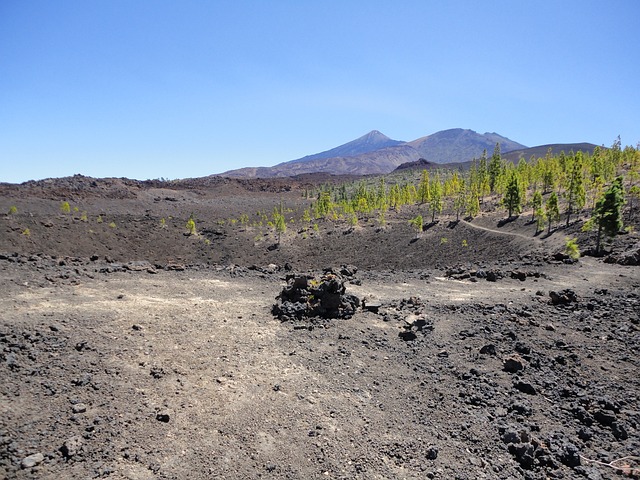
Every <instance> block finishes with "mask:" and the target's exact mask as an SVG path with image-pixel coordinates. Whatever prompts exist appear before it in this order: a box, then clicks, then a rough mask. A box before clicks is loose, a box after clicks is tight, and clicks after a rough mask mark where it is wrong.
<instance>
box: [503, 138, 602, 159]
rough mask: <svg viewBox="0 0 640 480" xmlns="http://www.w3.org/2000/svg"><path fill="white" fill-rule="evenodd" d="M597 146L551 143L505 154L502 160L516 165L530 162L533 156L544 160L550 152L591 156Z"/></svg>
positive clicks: (590, 144)
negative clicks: (580, 153)
mask: <svg viewBox="0 0 640 480" xmlns="http://www.w3.org/2000/svg"><path fill="white" fill-rule="evenodd" d="M596 146H597V145H594V144H593V143H550V144H548V145H538V146H537V147H530V148H522V149H518V150H512V151H510V152H508V153H504V152H503V154H502V158H504V159H505V160H508V161H510V162H514V163H516V162H518V160H520V159H521V158H524V159H525V160H529V159H530V158H531V157H532V156H533V157H535V158H542V157H544V156H545V155H546V154H547V153H548V152H551V155H559V154H560V153H561V152H565V153H566V154H568V153H569V152H588V153H589V154H591V153H593V150H594V148H596Z"/></svg>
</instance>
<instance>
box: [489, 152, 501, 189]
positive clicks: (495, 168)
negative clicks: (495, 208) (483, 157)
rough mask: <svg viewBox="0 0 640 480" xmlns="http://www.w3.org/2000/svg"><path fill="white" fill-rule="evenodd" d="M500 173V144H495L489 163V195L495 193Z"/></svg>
mask: <svg viewBox="0 0 640 480" xmlns="http://www.w3.org/2000/svg"><path fill="white" fill-rule="evenodd" d="M501 173H502V155H501V154H500V143H496V146H495V148H494V149H493V155H491V160H490V161H489V172H488V175H489V190H490V191H491V193H495V191H496V186H497V184H498V178H499V177H500V174H501Z"/></svg>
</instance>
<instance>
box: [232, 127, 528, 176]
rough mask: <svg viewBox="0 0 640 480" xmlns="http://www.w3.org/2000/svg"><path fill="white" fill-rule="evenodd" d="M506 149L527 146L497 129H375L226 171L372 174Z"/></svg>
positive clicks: (462, 159) (234, 173)
mask: <svg viewBox="0 0 640 480" xmlns="http://www.w3.org/2000/svg"><path fill="white" fill-rule="evenodd" d="M498 142H499V143H500V146H501V150H502V152H508V151H511V150H516V149H522V148H526V147H525V146H524V145H522V144H520V143H517V142H514V141H512V140H510V139H508V138H506V137H503V136H501V135H498V134H497V133H485V134H479V133H476V132H474V131H473V130H465V129H462V128H455V129H451V130H443V131H441V132H436V133H434V134H432V135H428V136H426V137H421V138H418V139H417V140H413V141H411V142H400V141H398V140H392V139H390V138H389V137H387V136H386V135H383V134H382V133H380V132H378V131H377V130H373V131H372V132H369V133H368V134H366V135H364V136H362V137H360V138H358V139H356V140H353V141H351V142H348V143H345V144H344V145H340V146H339V147H336V148H332V149H330V150H327V151H324V152H320V153H316V154H313V155H307V156H305V157H302V158H299V159H296V160H291V161H289V162H283V163H280V164H278V165H275V166H273V167H249V168H241V169H238V170H231V171H228V172H225V173H222V174H221V175H222V176H225V177H236V178H255V177H262V178H265V177H287V176H292V175H301V174H305V173H315V172H323V173H331V174H334V175H343V174H353V175H369V174H380V173H389V172H391V171H393V170H394V169H395V168H397V167H398V166H400V165H402V164H403V163H407V162H415V161H417V160H418V159H420V158H424V159H426V160H428V161H430V162H435V163H459V162H466V161H469V160H471V159H473V158H474V157H476V158H477V157H480V156H481V155H482V152H483V150H487V152H488V154H491V152H493V148H494V147H495V145H496V143H498Z"/></svg>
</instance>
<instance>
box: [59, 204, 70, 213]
mask: <svg viewBox="0 0 640 480" xmlns="http://www.w3.org/2000/svg"><path fill="white" fill-rule="evenodd" d="M60 211H61V212H62V213H64V214H65V215H66V214H68V213H70V212H71V205H69V202H62V203H60Z"/></svg>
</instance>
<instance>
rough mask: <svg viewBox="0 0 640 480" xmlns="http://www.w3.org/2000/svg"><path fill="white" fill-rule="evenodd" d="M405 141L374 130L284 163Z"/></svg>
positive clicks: (347, 154) (350, 153) (360, 151)
mask: <svg viewBox="0 0 640 480" xmlns="http://www.w3.org/2000/svg"><path fill="white" fill-rule="evenodd" d="M403 143H405V142H401V141H399V140H392V139H391V138H389V137H387V136H386V135H384V134H383V133H380V132H379V131H378V130H372V131H370V132H369V133H367V134H366V135H363V136H362V137H360V138H356V139H355V140H352V141H351V142H348V143H345V144H344V145H340V146H339V147H336V148H332V149H331V150H326V151H324V152H320V153H315V154H313V155H307V156H305V157H302V158H299V159H297V160H292V161H291V162H284V163H287V164H291V163H299V162H309V161H311V160H319V159H325V158H336V157H354V156H356V155H361V154H363V153H368V152H373V151H375V150H380V149H382V148H387V147H393V146H396V145H402V144H403ZM280 165H282V164H280ZM276 166H277V165H276Z"/></svg>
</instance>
